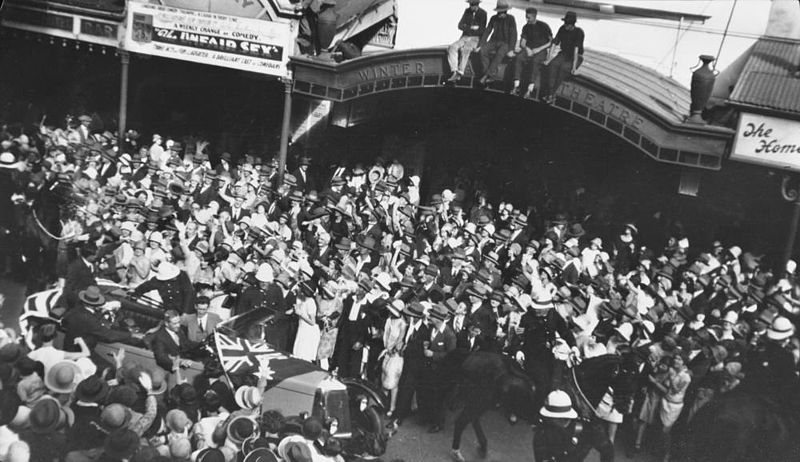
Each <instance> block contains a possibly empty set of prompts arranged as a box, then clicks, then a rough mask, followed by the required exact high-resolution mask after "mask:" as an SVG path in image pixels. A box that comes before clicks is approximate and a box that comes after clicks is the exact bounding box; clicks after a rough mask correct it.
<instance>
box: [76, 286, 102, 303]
mask: <svg viewBox="0 0 800 462" xmlns="http://www.w3.org/2000/svg"><path fill="white" fill-rule="evenodd" d="M78 300H80V301H81V302H83V304H84V305H89V306H102V305H105V303H106V298H105V297H104V296H103V294H101V293H100V288H99V287H97V286H89V287H87V288H86V290H82V291H80V292H78Z"/></svg>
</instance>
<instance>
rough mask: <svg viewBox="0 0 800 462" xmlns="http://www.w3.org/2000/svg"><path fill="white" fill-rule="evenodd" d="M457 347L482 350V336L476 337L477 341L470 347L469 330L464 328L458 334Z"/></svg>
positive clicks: (467, 349)
mask: <svg viewBox="0 0 800 462" xmlns="http://www.w3.org/2000/svg"><path fill="white" fill-rule="evenodd" d="M456 348H458V349H459V350H466V351H480V350H482V349H483V340H482V339H481V337H480V336H478V337H475V341H474V342H473V344H472V346H471V347H470V344H469V331H466V330H462V331H461V332H458V333H457V334H456Z"/></svg>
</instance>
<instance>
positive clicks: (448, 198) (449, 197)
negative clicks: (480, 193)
mask: <svg viewBox="0 0 800 462" xmlns="http://www.w3.org/2000/svg"><path fill="white" fill-rule="evenodd" d="M455 198H456V195H455V194H453V191H450V190H449V189H445V190H444V191H442V200H443V201H445V202H453V200H454V199H455Z"/></svg>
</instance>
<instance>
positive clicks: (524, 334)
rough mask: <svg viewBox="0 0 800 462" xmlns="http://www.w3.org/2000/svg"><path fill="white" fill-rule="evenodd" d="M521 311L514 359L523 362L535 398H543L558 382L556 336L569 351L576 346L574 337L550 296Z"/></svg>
mask: <svg viewBox="0 0 800 462" xmlns="http://www.w3.org/2000/svg"><path fill="white" fill-rule="evenodd" d="M523 308H525V309H526V312H525V314H523V315H522V318H520V321H519V326H518V327H517V328H516V334H517V339H518V342H519V344H518V345H517V347H516V349H517V353H516V356H515V357H516V358H517V361H522V362H524V365H525V372H527V373H528V375H529V376H530V377H531V379H532V380H533V381H534V383H535V384H536V390H537V393H536V395H537V396H542V395H543V393H544V392H545V391H550V390H551V389H552V384H553V382H554V381H557V380H560V377H553V369H554V366H555V361H556V359H555V357H554V356H553V347H554V346H555V345H556V333H558V335H559V336H560V337H561V338H562V339H563V340H565V341H566V342H567V344H568V345H569V346H570V347H574V346H575V337H574V336H573V335H572V331H571V330H570V329H569V326H568V325H567V322H566V321H565V320H564V318H562V317H561V315H560V314H558V312H556V310H555V309H553V308H554V305H553V300H552V298H551V297H550V295H549V294H539V295H538V296H537V298H536V299H535V300H533V301H532V302H531V303H530V304H529V305H528V306H526V307H523ZM540 390H541V392H540Z"/></svg>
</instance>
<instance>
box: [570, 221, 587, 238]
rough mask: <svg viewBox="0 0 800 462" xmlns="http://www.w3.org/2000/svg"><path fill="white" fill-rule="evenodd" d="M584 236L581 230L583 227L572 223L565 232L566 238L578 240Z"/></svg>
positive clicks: (583, 231) (584, 232)
mask: <svg viewBox="0 0 800 462" xmlns="http://www.w3.org/2000/svg"><path fill="white" fill-rule="evenodd" d="M585 234H586V231H585V230H584V229H583V225H582V224H580V223H573V224H572V225H570V227H569V229H568V230H567V232H566V236H567V238H571V237H575V238H579V237H582V236H583V235H585Z"/></svg>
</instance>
